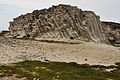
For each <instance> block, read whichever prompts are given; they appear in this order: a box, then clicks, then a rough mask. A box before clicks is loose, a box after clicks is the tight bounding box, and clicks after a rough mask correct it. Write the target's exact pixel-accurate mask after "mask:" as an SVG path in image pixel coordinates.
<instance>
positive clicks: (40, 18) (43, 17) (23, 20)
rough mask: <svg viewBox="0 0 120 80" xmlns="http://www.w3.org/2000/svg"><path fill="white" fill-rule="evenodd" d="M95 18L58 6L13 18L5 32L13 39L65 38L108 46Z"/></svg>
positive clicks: (103, 31) (66, 6) (74, 8)
mask: <svg viewBox="0 0 120 80" xmlns="http://www.w3.org/2000/svg"><path fill="white" fill-rule="evenodd" d="M99 18H100V17H99V16H97V15H96V14H95V13H94V12H92V11H83V10H81V9H79V8H77V7H76V6H70V5H63V4H60V5H57V6H52V7H50V8H49V9H42V10H35V11H33V12H32V13H27V14H25V15H21V16H19V17H17V18H14V19H13V21H12V22H10V26H9V30H10V33H11V35H12V36H14V37H25V36H27V37H37V38H42V39H61V38H67V39H79V40H84V41H93V42H97V43H107V44H109V41H108V38H107V36H106V34H105V30H104V27H103V26H102V24H101V21H100V20H99Z"/></svg>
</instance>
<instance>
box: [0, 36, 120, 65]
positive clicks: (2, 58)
mask: <svg viewBox="0 0 120 80" xmlns="http://www.w3.org/2000/svg"><path fill="white" fill-rule="evenodd" d="M24 60H42V61H44V60H50V61H60V62H77V63H79V64H85V63H88V64H99V65H113V64H114V63H116V62H120V48H117V47H113V46H110V45H106V44H96V43H93V42H80V44H74V45H73V44H65V43H64V44H62V43H46V42H39V41H30V40H15V39H4V38H2V37H0V63H13V62H19V61H24Z"/></svg>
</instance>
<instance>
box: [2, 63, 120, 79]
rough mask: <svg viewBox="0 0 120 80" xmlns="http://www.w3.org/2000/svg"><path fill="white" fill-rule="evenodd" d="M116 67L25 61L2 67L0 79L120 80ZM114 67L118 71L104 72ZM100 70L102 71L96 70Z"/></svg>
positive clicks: (119, 70)
mask: <svg viewBox="0 0 120 80" xmlns="http://www.w3.org/2000/svg"><path fill="white" fill-rule="evenodd" d="M116 65H117V66H107V67H105V66H100V65H88V64H81V65H80V64H77V63H75V62H70V63H65V62H40V61H23V62H18V63H14V66H3V65H2V66H0V73H1V74H0V77H4V76H12V75H13V74H17V75H18V76H17V77H19V78H22V77H26V78H27V79H28V80H33V79H34V78H36V79H39V80H120V64H119V63H116ZM114 67H115V68H116V69H115V70H113V71H111V72H107V71H104V69H109V68H114ZM98 68H100V70H96V69H98Z"/></svg>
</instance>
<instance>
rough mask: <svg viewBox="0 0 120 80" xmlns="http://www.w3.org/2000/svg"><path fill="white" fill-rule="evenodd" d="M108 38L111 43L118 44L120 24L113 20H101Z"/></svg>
mask: <svg viewBox="0 0 120 80" xmlns="http://www.w3.org/2000/svg"><path fill="white" fill-rule="evenodd" d="M102 25H103V26H104V27H105V32H106V34H107V36H108V40H109V41H110V43H112V44H120V24H119V23H115V22H102Z"/></svg>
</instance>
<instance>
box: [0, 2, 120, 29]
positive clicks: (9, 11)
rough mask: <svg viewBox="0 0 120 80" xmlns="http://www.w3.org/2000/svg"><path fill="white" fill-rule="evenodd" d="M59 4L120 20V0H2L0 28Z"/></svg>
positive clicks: (114, 20) (0, 3) (111, 19)
mask: <svg viewBox="0 0 120 80" xmlns="http://www.w3.org/2000/svg"><path fill="white" fill-rule="evenodd" d="M58 4H70V5H73V6H78V7H79V8H81V9H83V10H91V11H94V12H95V13H96V14H97V15H99V16H100V17H101V20H104V21H113V22H120V0H0V30H5V29H7V28H8V26H9V21H11V20H12V19H13V18H15V17H17V16H19V15H21V14H25V13H28V12H32V11H33V10H36V9H38V10H39V9H43V8H48V7H51V6H52V5H58Z"/></svg>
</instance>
